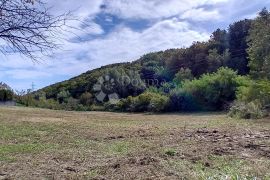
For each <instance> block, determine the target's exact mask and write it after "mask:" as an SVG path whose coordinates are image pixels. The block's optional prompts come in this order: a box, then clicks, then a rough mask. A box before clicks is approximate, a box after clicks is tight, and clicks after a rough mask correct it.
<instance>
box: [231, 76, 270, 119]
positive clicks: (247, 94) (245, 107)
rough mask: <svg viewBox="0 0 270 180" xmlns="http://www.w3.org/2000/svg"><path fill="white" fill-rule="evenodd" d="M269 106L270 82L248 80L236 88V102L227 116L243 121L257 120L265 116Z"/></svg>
mask: <svg viewBox="0 0 270 180" xmlns="http://www.w3.org/2000/svg"><path fill="white" fill-rule="evenodd" d="M269 105H270V82H269V81H268V80H259V81H252V80H249V81H248V83H245V85H242V86H240V87H239V88H238V91H237V101H236V102H235V103H234V105H233V106H232V107H231V109H230V112H229V115H230V116H231V117H238V118H244V119H259V118H262V117H264V116H266V115H267V109H268V108H269Z"/></svg>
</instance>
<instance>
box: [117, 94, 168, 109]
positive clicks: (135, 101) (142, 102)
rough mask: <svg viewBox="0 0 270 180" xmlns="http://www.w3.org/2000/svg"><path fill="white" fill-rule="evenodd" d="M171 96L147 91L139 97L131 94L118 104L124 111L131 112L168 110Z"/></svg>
mask: <svg viewBox="0 0 270 180" xmlns="http://www.w3.org/2000/svg"><path fill="white" fill-rule="evenodd" d="M168 103H169V98H168V97H167V96H164V95H160V94H158V93H152V92H145V93H143V94H141V95H139V96H137V97H131V96H129V97H128V98H126V99H123V100H121V101H120V102H119V103H118V104H117V106H118V107H119V109H122V110H123V111H131V112H146V111H150V112H162V111H164V110H166V108H167V106H168Z"/></svg>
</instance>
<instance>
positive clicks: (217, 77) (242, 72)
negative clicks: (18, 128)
mask: <svg viewBox="0 0 270 180" xmlns="http://www.w3.org/2000/svg"><path fill="white" fill-rule="evenodd" d="M269 14H270V13H269V11H268V10H266V9H263V10H262V12H261V13H260V14H259V16H258V17H257V18H256V19H254V20H247V19H245V20H242V21H238V22H235V23H233V24H231V25H230V26H229V27H228V29H227V30H222V29H217V30H216V31H214V32H213V33H212V35H211V37H210V39H209V40H208V41H207V42H194V43H193V44H192V45H191V46H190V47H188V48H179V49H170V50H165V51H160V52H154V53H149V54H146V55H143V56H142V57H141V58H139V59H138V60H135V61H133V62H131V63H119V64H112V65H108V66H104V67H101V68H98V69H94V70H91V71H88V72H86V73H83V74H81V75H79V76H77V77H74V78H72V79H70V80H67V81H64V82H60V83H57V84H54V85H51V86H48V87H46V88H43V89H41V90H39V91H37V92H34V93H32V94H30V95H29V94H28V95H27V96H25V97H23V98H19V100H18V102H19V103H21V104H24V105H27V106H37V107H45V108H51V109H66V110H108V111H131V112H143V111H152V112H164V111H198V110H199V111H201V110H207V111H208V110H211V111H213V110H215V111H216V110H227V109H228V108H230V107H234V108H236V111H238V110H239V106H240V107H242V106H243V103H244V104H247V111H248V112H249V111H251V112H249V114H248V115H247V117H250V116H253V113H254V112H257V110H258V109H261V110H264V107H266V106H267V104H268V101H265V100H263V102H262V101H261V99H260V97H259V96H255V95H258V94H259V93H257V92H256V91H255V90H256V89H259V90H260V93H264V92H265V93H266V94H267V92H268V87H270V86H268V85H269V82H268V80H266V79H267V78H268V74H269V72H268V69H265V68H266V67H268V66H267V64H265V65H264V64H263V63H262V62H261V61H258V60H260V59H263V58H264V57H265V58H267V57H269V51H266V50H267V48H268V45H267V42H269V41H268V39H267V37H268V36H263V35H264V34H265V35H267V34H268V28H269V27H268V26H265V24H269V21H270V18H269V17H270V15H269ZM263 26H265V27H264V28H262V27H263ZM258 31H260V32H259V33H258ZM262 37H264V38H265V39H263V38H262ZM258 40H260V41H261V42H259V41H258ZM265 42H266V43H265ZM268 44H269V43H268ZM263 49H265V50H263ZM261 52H268V54H267V53H266V54H263V56H262V54H261ZM265 62H266V61H265ZM258 80H260V82H257V81H258ZM251 85H255V86H256V87H251ZM262 89H263V91H262ZM253 90H254V91H255V92H253ZM266 94H263V95H264V96H267V97H268V95H266ZM237 98H240V99H238V100H239V103H240V104H241V103H242V104H241V105H237V103H236V104H235V106H232V105H231V104H232V102H233V101H235V100H236V99H237ZM250 102H252V103H253V104H251V105H250V104H249V103H250ZM258 102H260V103H259V104H258ZM254 107H256V108H257V110H256V108H255V109H254ZM240 111H242V109H240ZM243 112H246V110H244V111H243ZM255 114H256V115H255V116H257V115H258V113H255ZM263 114H265V113H263V112H262V113H260V115H258V116H262V115H263ZM241 116H242V114H241Z"/></svg>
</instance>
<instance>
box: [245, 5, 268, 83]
mask: <svg viewBox="0 0 270 180" xmlns="http://www.w3.org/2000/svg"><path fill="white" fill-rule="evenodd" d="M269 24H270V12H269V11H268V10H267V9H266V8H265V9H263V10H262V11H261V12H260V14H259V17H257V18H256V19H255V20H254V21H253V22H252V24H251V30H250V35H249V49H248V54H249V58H250V61H249V67H250V70H251V74H252V75H253V77H255V78H268V79H270V43H269V42H270V36H269V34H270V26H269Z"/></svg>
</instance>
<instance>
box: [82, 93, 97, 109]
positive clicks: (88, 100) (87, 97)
mask: <svg viewBox="0 0 270 180" xmlns="http://www.w3.org/2000/svg"><path fill="white" fill-rule="evenodd" d="M93 102H94V99H93V95H92V94H91V93H89V92H85V93H83V94H82V95H81V96H80V103H81V104H82V105H85V106H90V105H91V104H93Z"/></svg>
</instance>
